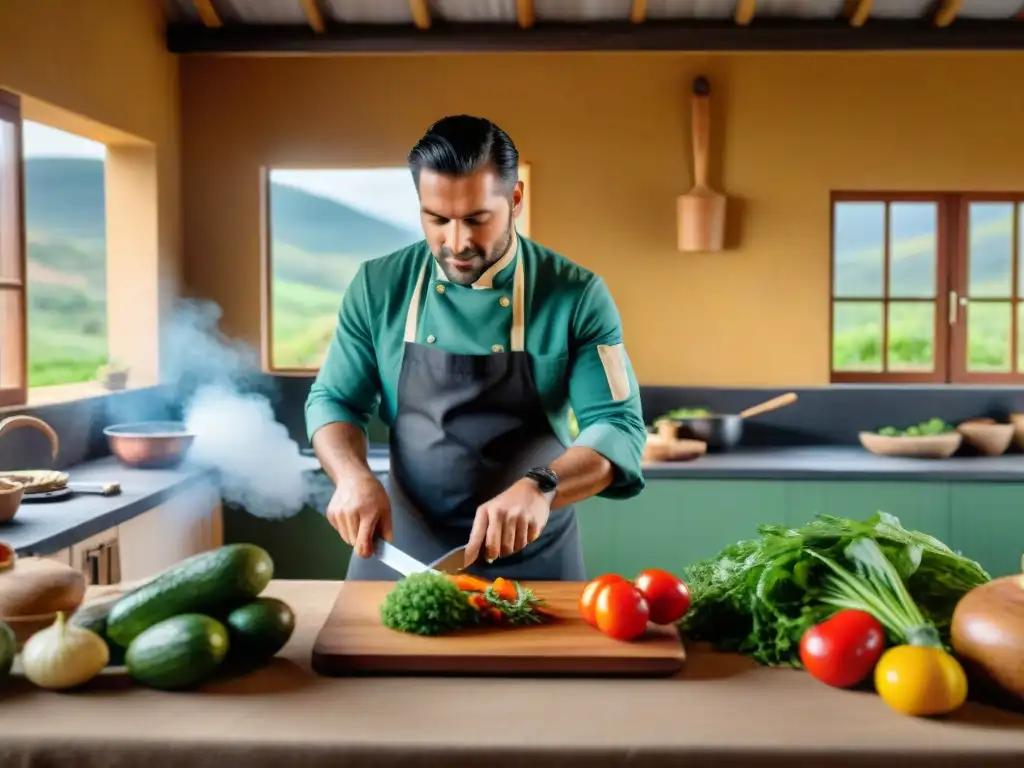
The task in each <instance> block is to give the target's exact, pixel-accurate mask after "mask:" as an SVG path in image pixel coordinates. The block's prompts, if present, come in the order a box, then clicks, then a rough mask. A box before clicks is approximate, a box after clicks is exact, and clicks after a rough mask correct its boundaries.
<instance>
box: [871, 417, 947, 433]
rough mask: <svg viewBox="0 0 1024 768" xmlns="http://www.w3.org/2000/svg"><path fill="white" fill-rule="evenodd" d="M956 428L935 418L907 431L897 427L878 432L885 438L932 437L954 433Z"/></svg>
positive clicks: (914, 425) (908, 428) (883, 428)
mask: <svg viewBox="0 0 1024 768" xmlns="http://www.w3.org/2000/svg"><path fill="white" fill-rule="evenodd" d="M955 429H956V427H954V426H952V425H951V424H947V423H946V422H945V421H943V420H942V419H938V418H933V419H928V421H922V422H921V423H920V424H911V425H910V426H909V427H907V428H906V429H898V428H896V427H882V428H881V429H880V430H878V434H880V435H884V436H885V437H931V436H932V435H941V434H944V433H946V432H952V431H954V430H955Z"/></svg>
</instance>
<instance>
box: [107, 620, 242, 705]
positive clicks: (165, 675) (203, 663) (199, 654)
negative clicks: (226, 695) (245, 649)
mask: <svg viewBox="0 0 1024 768" xmlns="http://www.w3.org/2000/svg"><path fill="white" fill-rule="evenodd" d="M228 647H229V638H228V630H227V628H226V627H225V626H224V625H223V624H222V623H221V622H219V621H217V620H216V619H213V618H210V617H209V616H203V615H202V614H198V613H183V614H181V615H180V616H172V617H171V618H169V619H164V620H163V621H161V622H159V623H157V624H154V625H153V626H151V627H149V628H148V629H146V630H144V631H143V632H142V633H140V634H139V635H138V636H137V637H136V638H135V639H134V640H132V642H131V645H129V646H128V652H127V653H125V658H124V661H125V666H126V667H127V668H128V674H130V675H131V676H132V678H133V679H134V680H136V681H138V682H140V683H142V684H143V685H145V686H148V687H149V688H157V689H160V690H165V691H175V690H182V689H185V688H192V687H194V686H196V685H199V684H201V683H204V682H206V681H207V680H208V679H210V678H211V677H212V676H213V674H214V673H215V672H216V671H217V669H218V668H219V667H220V665H221V662H223V661H224V658H225V656H227V652H228Z"/></svg>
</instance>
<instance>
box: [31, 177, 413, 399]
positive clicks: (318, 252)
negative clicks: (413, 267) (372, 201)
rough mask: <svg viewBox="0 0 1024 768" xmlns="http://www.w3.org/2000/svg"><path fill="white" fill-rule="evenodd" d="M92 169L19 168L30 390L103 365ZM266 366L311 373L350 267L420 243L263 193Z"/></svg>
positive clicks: (380, 224)
mask: <svg viewBox="0 0 1024 768" xmlns="http://www.w3.org/2000/svg"><path fill="white" fill-rule="evenodd" d="M103 180H104V168H103V162H102V161H101V160H93V159H81V158H30V159H29V160H27V161H26V163H25V198H26V200H25V202H26V206H25V209H26V210H25V214H26V223H27V243H28V262H29V365H30V385H31V386H46V385H50V384H63V383H71V382H75V381H87V380H89V379H91V378H93V377H94V376H95V373H96V369H97V367H98V366H100V365H102V364H103V363H104V362H106V359H107V344H106V337H107V333H106V298H105V297H106V274H107V265H106V231H105V230H106V216H105V209H106V206H105V200H104V185H103ZM271 199H272V209H271V227H272V230H271V231H272V233H273V243H272V246H271V264H272V270H273V288H274V298H273V302H274V304H273V310H274V312H273V314H274V357H275V363H276V364H277V365H279V366H285V367H287V366H296V367H301V366H304V365H308V364H316V362H317V361H318V360H319V357H320V355H321V354H322V352H323V349H324V346H325V344H326V340H327V338H329V336H330V333H331V331H332V330H333V325H334V318H335V317H336V314H337V310H338V305H339V302H340V299H341V296H342V294H343V292H344V290H345V288H346V287H347V286H348V284H349V281H350V280H351V278H352V275H353V274H354V272H355V269H356V267H357V266H358V264H359V263H360V262H362V261H365V260H366V259H371V258H375V257H377V256H382V255H384V254H387V253H390V252H392V251H394V250H396V249H398V248H401V247H402V246H404V245H408V244H409V243H411V242H415V241H416V240H418V239H419V238H420V237H421V235H420V233H418V232H414V231H412V230H408V229H403V228H402V227H398V226H395V225H393V224H391V223H389V222H386V221H382V220H380V219H378V218H375V217H373V216H370V215H367V214H364V213H362V212H360V211H357V210H355V209H353V208H351V207H349V206H346V205H343V204H341V203H338V202H335V201H333V200H329V199H327V198H324V197H320V196H317V195H312V194H309V193H307V192H304V191H302V190H299V189H295V188H293V187H287V186H283V185H280V184H275V185H273V187H272V188H271Z"/></svg>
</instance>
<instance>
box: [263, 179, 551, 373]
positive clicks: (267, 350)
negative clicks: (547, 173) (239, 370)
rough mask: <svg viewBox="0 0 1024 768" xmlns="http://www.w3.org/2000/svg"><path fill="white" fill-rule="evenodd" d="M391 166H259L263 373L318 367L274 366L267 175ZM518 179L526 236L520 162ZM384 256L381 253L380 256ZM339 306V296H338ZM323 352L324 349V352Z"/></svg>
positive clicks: (526, 201) (528, 218)
mask: <svg viewBox="0 0 1024 768" xmlns="http://www.w3.org/2000/svg"><path fill="white" fill-rule="evenodd" d="M395 167H399V166H394V165H377V166H369V167H363V166H345V165H311V164H308V163H304V164H288V163H281V164H276V165H273V166H261V167H260V175H259V200H260V202H259V206H260V209H259V221H260V363H261V366H262V368H263V372H264V373H267V374H271V375H274V376H296V377H306V376H310V375H315V374H316V373H317V372H318V371H319V370H320V368H319V366H315V367H314V366H310V367H308V368H284V367H277V366H275V365H274V307H273V264H272V261H271V246H272V245H273V240H274V237H273V232H272V231H271V217H270V191H271V189H270V174H271V172H272V171H276V170H308V171H349V170H368V169H373V168H381V169H384V168H395ZM519 180H520V181H522V182H523V204H522V209H521V211H520V213H519V225H518V229H519V231H520V233H521V234H522V235H523V236H524V237H530V234H531V232H530V230H531V223H532V203H533V200H532V198H533V193H532V190H531V186H530V182H531V180H532V167H531V164H530V163H529V162H528V161H525V160H520V163H519ZM384 255H386V254H381V256H384ZM338 301H339V303H340V301H341V296H339V297H338ZM324 352H325V353H326V350H324Z"/></svg>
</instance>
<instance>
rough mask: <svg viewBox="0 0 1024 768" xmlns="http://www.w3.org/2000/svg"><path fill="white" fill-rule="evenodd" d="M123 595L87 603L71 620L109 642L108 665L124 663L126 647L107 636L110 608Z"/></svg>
mask: <svg viewBox="0 0 1024 768" xmlns="http://www.w3.org/2000/svg"><path fill="white" fill-rule="evenodd" d="M128 594H131V593H128ZM122 597H124V596H123V595H118V596H116V597H108V598H106V599H105V600H96V601H94V602H91V603H86V604H85V605H83V606H82V607H81V608H79V609H78V610H77V611H75V613H74V615H73V616H72V617H71V620H70V621H71V623H72V624H73V625H75V626H76V627H82V628H83V629H88V630H90V631H92V632H95V633H96V634H97V635H99V636H100V637H102V638H103V641H104V642H105V643H106V644H107V649H108V650H109V651H110V661H109V662H107V666H108V667H118V666H121V665H122V664H124V648H122V647H121V646H120V645H118V644H117V643H115V642H112V641H111V640H110V638H108V637H107V617H108V616H109V615H110V610H111V609H112V608H113V607H114V606H115V605H116V604H117V602H118V601H119V600H121V598H122Z"/></svg>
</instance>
